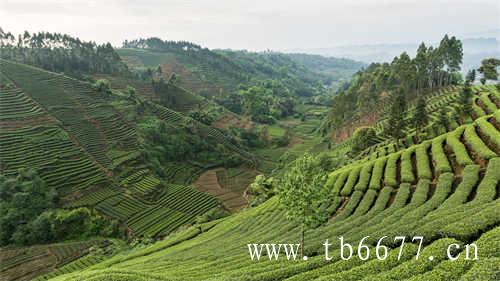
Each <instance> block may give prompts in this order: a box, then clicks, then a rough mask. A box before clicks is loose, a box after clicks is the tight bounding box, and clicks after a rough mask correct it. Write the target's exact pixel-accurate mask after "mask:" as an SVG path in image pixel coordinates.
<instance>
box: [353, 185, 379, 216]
mask: <svg viewBox="0 0 500 281" xmlns="http://www.w3.org/2000/svg"><path fill="white" fill-rule="evenodd" d="M377 194H378V192H377V191H376V190H373V189H369V190H368V191H366V193H365V195H364V196H363V199H362V200H361V202H360V203H359V206H358V207H357V208H356V211H355V212H354V214H353V216H360V215H364V214H365V213H366V212H368V210H370V208H371V206H372V204H373V201H374V200H375V198H377Z"/></svg>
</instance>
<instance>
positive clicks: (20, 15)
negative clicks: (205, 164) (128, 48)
mask: <svg viewBox="0 0 500 281" xmlns="http://www.w3.org/2000/svg"><path fill="white" fill-rule="evenodd" d="M0 19H1V20H0V27H2V28H3V29H4V30H8V31H11V32H14V33H20V32H22V31H24V30H28V31H30V32H31V31H42V30H44V31H51V32H62V33H68V34H71V35H75V36H78V37H80V38H82V39H85V40H94V41H97V42H107V41H109V42H111V43H112V44H113V45H117V46H120V45H121V42H122V41H123V40H125V39H135V38H138V37H151V36H156V37H161V38H163V39H169V40H187V41H192V42H195V43H198V44H201V45H203V46H207V47H209V48H233V49H249V50H265V49H273V50H283V49H296V48H318V47H328V46H336V45H346V44H372V43H406V42H408V43H409V42H418V41H436V40H438V39H439V38H440V37H441V36H442V35H443V34H444V33H449V34H454V35H459V36H463V35H476V34H481V33H484V32H486V31H488V30H493V29H498V28H499V27H500V1H498V0H303V1H297V0H280V1H278V0H197V1H192V0H182V1H181V0H166V1H160V0H142V1H126V0H111V1H107V0H102V1H92V0H76V1H64V0H42V1H41V0H0Z"/></svg>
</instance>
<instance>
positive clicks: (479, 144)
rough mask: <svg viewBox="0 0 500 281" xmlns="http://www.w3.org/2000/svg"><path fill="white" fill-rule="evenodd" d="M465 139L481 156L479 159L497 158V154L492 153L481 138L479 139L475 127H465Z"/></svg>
mask: <svg viewBox="0 0 500 281" xmlns="http://www.w3.org/2000/svg"><path fill="white" fill-rule="evenodd" d="M464 138H465V141H466V142H467V143H468V144H469V146H470V147H471V148H472V149H473V150H474V151H475V152H476V153H477V155H479V157H481V158H483V159H491V158H493V157H496V156H497V154H496V153H495V152H493V151H491V149H489V148H488V146H486V144H484V142H483V141H482V140H481V138H479V136H478V135H477V133H476V130H475V126H474V125H468V126H466V127H465V132H464Z"/></svg>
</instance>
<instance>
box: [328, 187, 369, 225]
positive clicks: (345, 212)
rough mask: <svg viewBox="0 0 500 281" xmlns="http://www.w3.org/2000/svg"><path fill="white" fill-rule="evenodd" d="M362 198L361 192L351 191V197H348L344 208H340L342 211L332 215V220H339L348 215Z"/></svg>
mask: <svg viewBox="0 0 500 281" xmlns="http://www.w3.org/2000/svg"><path fill="white" fill-rule="evenodd" d="M362 198H363V192H361V191H354V192H353V193H352V195H351V197H349V202H347V204H346V205H345V208H344V210H342V212H340V214H338V215H337V216H336V217H334V218H333V220H334V221H339V220H343V219H345V218H347V217H349V216H350V215H351V214H352V212H353V211H354V209H356V207H357V206H358V204H359V202H360V201H361V199H362Z"/></svg>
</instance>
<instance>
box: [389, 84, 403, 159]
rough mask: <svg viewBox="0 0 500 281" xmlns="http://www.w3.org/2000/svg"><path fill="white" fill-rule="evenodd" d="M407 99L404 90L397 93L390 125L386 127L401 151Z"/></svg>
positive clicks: (390, 116) (391, 112) (390, 115)
mask: <svg viewBox="0 0 500 281" xmlns="http://www.w3.org/2000/svg"><path fill="white" fill-rule="evenodd" d="M405 110H406V98H405V95H404V92H403V90H402V89H399V90H397V91H396V92H395V94H394V97H393V101H392V104H391V108H390V112H389V122H388V123H389V124H388V125H387V126H386V128H387V130H386V132H387V134H388V135H389V136H391V137H392V138H393V139H394V142H395V143H396V148H397V149H399V140H400V139H401V138H403V137H404V135H405V134H404V127H405V120H404V117H405Z"/></svg>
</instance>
